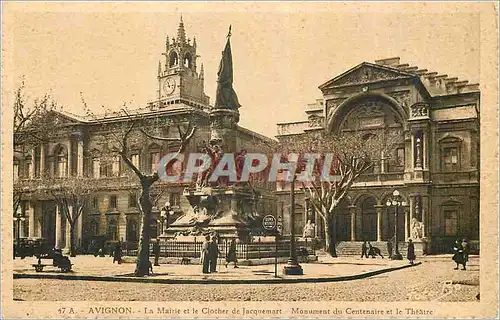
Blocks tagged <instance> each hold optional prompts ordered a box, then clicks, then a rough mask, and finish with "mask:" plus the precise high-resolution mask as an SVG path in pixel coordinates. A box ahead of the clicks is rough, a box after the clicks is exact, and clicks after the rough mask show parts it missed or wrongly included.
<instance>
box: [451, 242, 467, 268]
mask: <svg viewBox="0 0 500 320" xmlns="http://www.w3.org/2000/svg"><path fill="white" fill-rule="evenodd" d="M453 252H454V254H453V257H452V259H453V261H455V263H456V264H457V267H456V268H455V270H458V266H459V265H462V266H463V269H462V270H465V264H466V262H465V259H464V248H463V247H462V243H460V240H457V241H455V245H454V246H453Z"/></svg>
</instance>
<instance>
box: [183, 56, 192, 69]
mask: <svg viewBox="0 0 500 320" xmlns="http://www.w3.org/2000/svg"><path fill="white" fill-rule="evenodd" d="M191 61H192V59H191V55H190V54H189V53H186V55H185V56H184V66H185V67H188V68H191V67H192V64H191Z"/></svg>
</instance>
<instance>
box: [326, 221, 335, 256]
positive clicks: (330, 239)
mask: <svg viewBox="0 0 500 320" xmlns="http://www.w3.org/2000/svg"><path fill="white" fill-rule="evenodd" d="M326 217H327V218H326V219H324V223H325V251H326V252H327V253H329V254H330V255H331V256H332V257H333V258H336V257H337V250H336V249H335V230H334V229H333V227H334V224H333V223H331V220H330V219H331V218H330V217H329V215H327V216H326Z"/></svg>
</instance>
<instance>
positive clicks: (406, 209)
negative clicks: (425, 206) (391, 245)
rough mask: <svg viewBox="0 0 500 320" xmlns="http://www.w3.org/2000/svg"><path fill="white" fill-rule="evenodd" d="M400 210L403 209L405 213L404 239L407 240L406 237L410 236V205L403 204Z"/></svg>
mask: <svg viewBox="0 0 500 320" xmlns="http://www.w3.org/2000/svg"><path fill="white" fill-rule="evenodd" d="M410 199H411V198H410ZM401 210H403V212H404V214H405V241H408V239H409V238H410V221H411V218H410V216H411V206H410V207H408V206H404V207H402V208H401Z"/></svg>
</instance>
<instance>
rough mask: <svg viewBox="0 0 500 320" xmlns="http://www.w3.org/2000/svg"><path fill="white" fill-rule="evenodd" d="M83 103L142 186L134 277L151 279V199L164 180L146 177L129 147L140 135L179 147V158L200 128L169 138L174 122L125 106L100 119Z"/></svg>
mask: <svg viewBox="0 0 500 320" xmlns="http://www.w3.org/2000/svg"><path fill="white" fill-rule="evenodd" d="M82 101H83V103H84V106H85V109H86V111H87V114H88V115H89V116H90V117H91V118H92V119H93V120H95V121H96V122H97V123H98V124H99V125H100V126H101V128H104V127H108V130H106V131H107V132H109V135H110V138H111V139H112V140H113V144H116V146H117V148H116V149H115V152H116V153H118V154H119V155H120V157H121V159H122V160H123V162H124V163H125V164H126V165H127V167H128V168H130V169H131V170H132V172H133V173H134V175H135V176H136V178H137V179H138V180H139V182H140V185H141V192H140V197H139V203H138V204H139V209H140V212H141V214H142V224H141V236H140V239H139V250H138V252H137V262H136V269H135V272H134V274H135V275H136V276H144V275H148V274H149V245H150V240H151V228H150V221H151V218H152V209H153V204H154V202H153V199H151V191H152V187H153V185H154V184H155V183H156V182H157V181H158V180H159V179H160V176H159V174H158V170H157V169H158V168H154V170H153V172H152V173H144V172H142V171H141V170H140V168H138V167H137V166H136V165H135V164H134V163H133V161H132V159H131V154H130V152H129V151H130V150H129V144H130V141H131V140H133V139H137V133H140V134H142V135H143V136H145V137H147V138H149V139H152V140H156V141H163V142H166V143H174V144H175V145H177V146H178V149H177V151H176V156H177V155H180V154H182V153H184V152H185V150H186V147H187V146H188V144H189V142H190V140H191V138H192V137H193V135H194V133H195V131H196V126H194V125H193V124H192V121H188V123H187V124H184V125H181V124H178V125H176V128H177V132H178V138H171V137H166V136H163V135H162V134H161V133H160V131H161V130H160V129H161V126H165V125H170V126H172V124H171V122H168V121H164V119H160V118H158V117H157V116H156V117H155V116H153V117H148V115H144V114H140V113H138V112H136V113H133V112H132V111H128V110H127V109H126V108H125V106H124V108H123V109H122V110H121V111H120V112H114V113H113V112H110V111H109V110H106V112H105V117H99V116H97V115H95V114H94V113H93V112H91V111H90V109H89V108H88V107H87V105H86V103H85V101H84V100H83V99H82ZM109 116H114V117H121V120H120V121H119V123H113V124H110V123H109V121H107V119H106V117H109ZM149 116H150V115H149ZM174 164H175V160H173V161H170V162H168V163H167V164H166V166H165V170H166V171H168V170H170V169H171V168H172V167H173V166H174Z"/></svg>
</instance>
